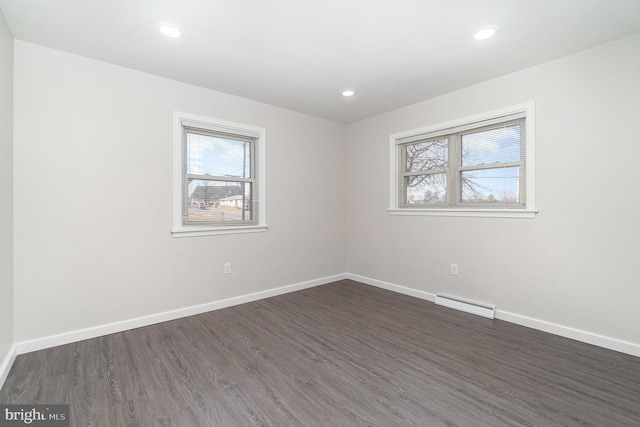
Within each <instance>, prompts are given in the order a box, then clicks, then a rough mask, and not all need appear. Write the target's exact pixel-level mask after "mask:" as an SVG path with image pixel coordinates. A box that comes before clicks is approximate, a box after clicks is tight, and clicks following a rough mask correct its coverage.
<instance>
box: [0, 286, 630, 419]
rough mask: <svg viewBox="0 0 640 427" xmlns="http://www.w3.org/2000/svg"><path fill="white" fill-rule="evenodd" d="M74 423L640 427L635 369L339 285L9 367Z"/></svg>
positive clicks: (546, 338) (538, 335) (535, 334)
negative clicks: (65, 407) (67, 408)
mask: <svg viewBox="0 0 640 427" xmlns="http://www.w3.org/2000/svg"><path fill="white" fill-rule="evenodd" d="M0 402H1V403H25V404H35V403H45V404H56V403H68V404H70V405H71V425H72V426H108V427H111V426H181V427H191V426H224V427H228V426H253V425H258V426H262V425H264V426H405V425H419V426H598V427H603V426H640V358H636V357H633V356H629V355H624V354H621V353H617V352H613V351H609V350H605V349H601V348H598V347H594V346H590V345H587V344H583V343H579V342H576V341H572V340H568V339H564V338H561V337H557V336H553V335H549V334H545V333H542V332H539V331H535V330H532V329H527V328H524V327H520V326H517V325H513V324H509V323H506V322H501V321H498V320H488V319H484V318H480V317H476V316H473V315H469V314H464V313H460V312H457V311H454V310H450V309H447V308H443V307H438V306H436V305H434V304H432V303H430V302H427V301H423V300H420V299H415V298H411V297H408V296H404V295H400V294H396V293H393V292H388V291H385V290H381V289H378V288H374V287H370V286H367V285H363V284H360V283H356V282H353V281H349V280H344V281H340V282H336V283H331V284H328V285H324V286H319V287H316V288H312V289H307V290H304V291H299V292H295V293H290V294H286V295H281V296H277V297H274V298H270V299H266V300H261V301H257V302H252V303H248V304H244V305H240V306H235V307H231V308H227V309H223V310H218V311H213V312H210V313H205V314H201V315H198V316H192V317H188V318H184V319H179V320H175V321H171V322H166V323H161V324H158V325H153V326H148V327H145V328H139V329H135V330H130V331H126V332H122V333H117V334H113V335H108V336H104V337H100V338H95V339H90V340H86V341H82V342H77V343H73V344H68V345H64V346H59V347H55V348H51V349H47V350H42V351H37V352H33V353H29V354H24V355H20V356H18V357H17V359H16V361H15V364H14V366H13V368H12V369H11V372H10V374H9V376H8V378H7V381H6V382H5V385H4V387H3V388H2V390H0Z"/></svg>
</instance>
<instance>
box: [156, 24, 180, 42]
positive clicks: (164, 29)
mask: <svg viewBox="0 0 640 427" xmlns="http://www.w3.org/2000/svg"><path fill="white" fill-rule="evenodd" d="M158 29H159V30H160V32H161V33H162V34H164V35H165V36H167V37H171V38H172V39H177V38H178V37H181V36H182V31H180V30H179V29H178V28H176V27H174V26H171V25H166V24H164V25H160V27H158Z"/></svg>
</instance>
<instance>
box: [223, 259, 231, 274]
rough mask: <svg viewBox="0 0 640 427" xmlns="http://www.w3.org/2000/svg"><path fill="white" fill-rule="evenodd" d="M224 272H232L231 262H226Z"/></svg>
mask: <svg viewBox="0 0 640 427" xmlns="http://www.w3.org/2000/svg"><path fill="white" fill-rule="evenodd" d="M224 274H231V263H230V262H227V263H225V264H224Z"/></svg>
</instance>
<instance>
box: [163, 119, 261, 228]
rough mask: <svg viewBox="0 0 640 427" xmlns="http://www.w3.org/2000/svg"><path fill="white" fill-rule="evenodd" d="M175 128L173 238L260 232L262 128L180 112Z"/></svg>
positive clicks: (175, 121)
mask: <svg viewBox="0 0 640 427" xmlns="http://www.w3.org/2000/svg"><path fill="white" fill-rule="evenodd" d="M174 127H175V130H174V140H175V141H174V157H175V158H174V224H173V230H172V231H173V234H174V236H176V237H182V236H197V235H211V234H229V233H242V232H250V231H264V230H265V229H266V224H265V212H264V209H265V194H264V188H265V186H264V152H265V150H264V148H265V131H264V129H262V128H258V127H254V126H248V125H242V124H238V123H230V122H224V121H221V120H217V119H209V118H203V117H197V116H193V115H188V114H184V113H175V120H174Z"/></svg>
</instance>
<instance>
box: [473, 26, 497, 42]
mask: <svg viewBox="0 0 640 427" xmlns="http://www.w3.org/2000/svg"><path fill="white" fill-rule="evenodd" d="M496 31H498V28H497V27H487V28H483V29H481V30H479V31H477V32H476V33H475V34H474V35H473V38H474V39H476V40H486V39H489V38H491V37H493V36H494V35H495V34H496Z"/></svg>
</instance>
